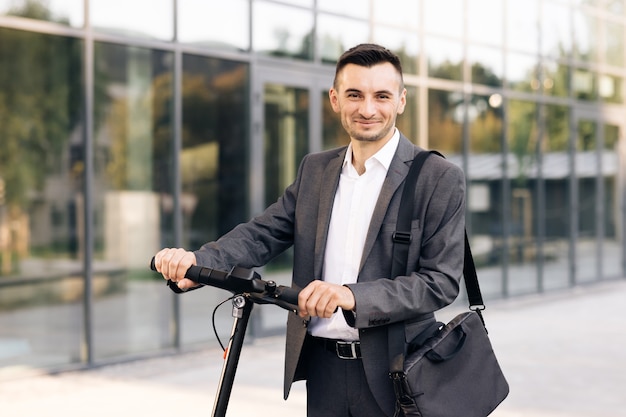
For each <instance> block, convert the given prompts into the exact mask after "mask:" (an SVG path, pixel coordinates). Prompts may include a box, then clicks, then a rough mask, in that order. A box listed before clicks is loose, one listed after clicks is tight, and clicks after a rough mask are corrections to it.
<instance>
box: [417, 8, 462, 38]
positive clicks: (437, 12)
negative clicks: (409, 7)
mask: <svg viewBox="0 0 626 417" xmlns="http://www.w3.org/2000/svg"><path fill="white" fill-rule="evenodd" d="M423 7H424V16H426V18H425V19H423V20H424V28H425V29H426V31H427V32H429V33H436V34H441V35H446V36H452V37H456V38H461V37H462V36H463V21H464V19H463V7H459V1H458V0H437V1H425V2H423Z"/></svg>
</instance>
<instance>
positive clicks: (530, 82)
mask: <svg viewBox="0 0 626 417" xmlns="http://www.w3.org/2000/svg"><path fill="white" fill-rule="evenodd" d="M538 65H539V62H538V59H537V57H536V56H533V55H522V54H512V53H511V54H508V55H507V63H506V69H507V73H506V75H507V82H508V85H509V87H510V88H511V89H513V90H516V91H524V92H537V91H539V89H540V87H541V86H540V83H539V79H538V73H537V71H538Z"/></svg>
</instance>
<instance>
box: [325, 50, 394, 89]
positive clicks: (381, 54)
mask: <svg viewBox="0 0 626 417" xmlns="http://www.w3.org/2000/svg"><path fill="white" fill-rule="evenodd" d="M385 62H389V63H390V64H391V65H393V66H394V68H395V69H396V70H397V71H398V73H399V74H400V80H401V81H402V84H404V80H403V78H402V65H401V63H400V58H398V56H397V55H396V54H394V53H393V52H391V51H390V50H389V49H387V48H385V47H384V46H380V45H376V44H374V43H362V44H360V45H357V46H355V47H352V48H350V49H348V50H347V51H346V52H344V53H343V54H342V55H341V56H340V57H339V60H338V61H337V66H336V68H335V80H334V82H333V84H334V86H335V87H337V75H339V73H340V72H341V70H342V69H343V68H344V67H345V66H346V65H348V64H355V65H359V66H361V67H368V68H370V67H373V66H374V65H377V64H383V63H385Z"/></svg>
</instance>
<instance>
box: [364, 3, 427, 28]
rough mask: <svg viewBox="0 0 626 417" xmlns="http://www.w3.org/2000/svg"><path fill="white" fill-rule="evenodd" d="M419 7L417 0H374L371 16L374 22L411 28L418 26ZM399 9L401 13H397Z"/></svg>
mask: <svg viewBox="0 0 626 417" xmlns="http://www.w3.org/2000/svg"><path fill="white" fill-rule="evenodd" d="M419 9H420V7H419V2H418V1H407V0H374V4H373V14H372V15H373V17H374V20H375V21H376V22H379V23H386V24H389V25H394V26H396V25H397V26H402V27H406V28H411V29H417V28H419V23H420V10H419ZM398 10H401V11H402V12H401V13H398Z"/></svg>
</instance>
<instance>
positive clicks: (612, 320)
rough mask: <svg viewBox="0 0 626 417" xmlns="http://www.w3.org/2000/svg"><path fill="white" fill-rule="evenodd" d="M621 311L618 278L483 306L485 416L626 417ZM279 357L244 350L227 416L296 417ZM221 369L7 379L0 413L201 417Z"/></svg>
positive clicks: (276, 343) (624, 287)
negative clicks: (506, 388) (487, 340)
mask: <svg viewBox="0 0 626 417" xmlns="http://www.w3.org/2000/svg"><path fill="white" fill-rule="evenodd" d="M625 306H626V280H622V281H613V282H606V283H601V284H594V285H592V286H583V287H578V288H574V289H572V290H568V291H565V292H559V293H552V294H548V295H543V296H541V295H538V296H537V295H535V296H530V297H524V298H516V299H514V300H504V301H496V302H491V303H490V304H489V306H488V309H487V310H486V312H485V319H486V321H487V327H488V330H489V332H490V336H491V340H492V343H493V345H494V349H495V351H496V353H497V355H498V357H499V360H500V363H501V365H502V368H503V369H504V372H505V374H506V376H507V378H508V379H509V383H510V385H511V394H510V395H509V397H508V398H507V399H506V400H505V401H504V403H503V404H502V405H501V406H500V408H499V409H498V410H496V411H495V412H494V413H493V414H492V416H495V417H520V416H529V417H530V416H532V417H566V416H567V417H579V416H580V417H582V416H585V417H589V416H593V417H624V416H626V313H625V312H624V307H625ZM458 308H459V307H457V306H454V307H453V308H451V309H449V310H448V311H446V312H444V313H443V314H441V315H440V319H446V318H447V316H451V315H452V314H454V313H456V312H457V311H458ZM282 359H283V339H282V338H281V337H270V338H263V339H258V340H256V341H255V342H254V343H253V344H250V345H247V346H245V348H244V351H243V353H242V357H241V360H240V362H239V367H238V370H237V378H236V381H235V386H234V388H233V392H232V395H231V400H230V405H229V408H228V410H229V412H228V415H229V416H273V417H281V416H285V417H287V416H289V417H293V416H304V414H305V412H304V409H305V401H306V398H305V393H304V386H303V385H302V384H301V383H297V384H296V385H295V387H294V389H293V391H292V395H291V397H290V398H289V400H288V401H283V400H282V366H283V364H282ZM221 367H222V359H221V351H220V350H219V349H210V350H206V351H201V352H193V353H185V354H180V355H177V356H167V357H161V358H156V359H148V360H141V361H136V362H131V363H125V364H118V365H113V366H107V367H102V368H98V369H93V370H89V371H80V372H66V373H62V374H59V375H54V376H51V375H36V374H33V375H30V376H26V377H25V376H21V377H19V378H14V379H10V378H9V379H5V380H2V381H0V414H1V415H2V417H48V416H55V417H56V416H63V417H74V416H80V417H100V416H106V417H111V416H115V417H126V416H133V417H135V416H150V417H161V416H163V417H165V416H167V417H171V416H174V415H176V416H184V417H196V416H209V415H211V412H212V408H213V398H214V394H215V390H216V387H217V384H218V380H219V375H220V372H221ZM20 375H24V373H20Z"/></svg>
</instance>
